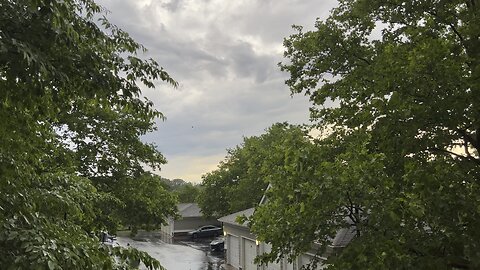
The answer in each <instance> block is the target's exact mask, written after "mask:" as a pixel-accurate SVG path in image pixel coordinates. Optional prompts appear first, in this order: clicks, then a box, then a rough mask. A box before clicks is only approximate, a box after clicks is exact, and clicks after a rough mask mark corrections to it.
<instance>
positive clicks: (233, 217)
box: [218, 207, 255, 227]
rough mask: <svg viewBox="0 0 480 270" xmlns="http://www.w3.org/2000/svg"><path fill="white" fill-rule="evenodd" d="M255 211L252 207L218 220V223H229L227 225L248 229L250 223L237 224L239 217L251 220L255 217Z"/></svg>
mask: <svg viewBox="0 0 480 270" xmlns="http://www.w3.org/2000/svg"><path fill="white" fill-rule="evenodd" d="M254 211H255V208H253V207H252V208H249V209H247V210H243V211H240V212H236V213H233V214H230V215H228V216H224V217H221V218H219V219H218V221H220V222H223V223H227V224H232V225H237V226H241V227H247V226H248V222H245V223H243V224H240V223H238V222H237V217H241V216H246V217H247V218H249V217H251V216H252V215H253V212H254Z"/></svg>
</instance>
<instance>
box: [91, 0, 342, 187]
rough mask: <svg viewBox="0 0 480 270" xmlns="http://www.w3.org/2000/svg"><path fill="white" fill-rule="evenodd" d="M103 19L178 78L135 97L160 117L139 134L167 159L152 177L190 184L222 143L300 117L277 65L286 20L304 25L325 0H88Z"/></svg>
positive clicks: (214, 159)
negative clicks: (147, 102) (153, 129)
mask: <svg viewBox="0 0 480 270" xmlns="http://www.w3.org/2000/svg"><path fill="white" fill-rule="evenodd" d="M97 2H98V3H99V4H101V5H102V6H103V7H105V8H106V9H108V10H109V11H110V13H109V14H108V18H109V19H110V21H111V22H112V23H114V24H116V25H117V26H119V27H120V28H122V29H123V30H126V31H127V32H129V33H130V35H131V36H132V37H133V38H134V39H135V40H137V41H138V42H140V43H142V44H143V45H145V46H146V47H147V48H148V50H149V51H148V53H147V55H145V57H152V58H154V59H155V60H157V62H159V63H160V65H161V66H163V67H164V68H165V69H166V70H167V71H168V72H169V73H170V75H171V76H172V77H173V78H174V79H175V80H177V81H178V82H179V84H180V86H179V87H178V89H173V88H172V87H170V86H168V85H165V84H163V83H159V84H158V87H157V88H156V89H155V90H146V91H145V92H144V93H145V95H146V96H147V97H148V98H149V99H151V100H152V101H153V102H154V103H155V106H156V107H157V108H158V109H159V110H160V111H161V112H162V113H164V114H165V116H166V117H167V120H166V121H165V122H161V121H160V122H159V123H158V131H156V132H154V133H151V134H148V135H147V136H145V138H144V139H145V141H148V142H154V143H155V144H156V145H157V146H158V148H159V150H160V151H161V152H162V153H163V154H164V155H165V156H166V158H167V159H168V164H167V165H164V166H163V168H162V171H161V172H158V174H160V175H162V176H163V177H166V178H170V179H174V178H182V179H184V180H187V181H191V182H200V181H201V175H202V174H204V173H206V172H209V171H211V170H214V169H215V168H216V166H217V164H218V163H219V162H220V161H221V160H223V158H224V157H225V154H226V151H225V149H227V148H232V147H234V146H235V145H238V144H240V143H241V142H242V140H243V136H252V135H259V134H261V133H263V131H264V130H265V129H266V128H268V127H269V126H271V125H272V124H273V123H276V122H284V121H288V122H290V123H306V122H308V106H309V103H308V100H307V99H306V98H305V97H303V96H294V97H293V98H292V97H291V96H290V92H289V90H288V88H287V87H286V86H285V85H284V81H285V79H286V78H287V74H285V73H282V72H280V70H279V68H278V67H277V63H278V62H280V61H281V60H282V55H283V47H282V42H283V38H285V37H287V36H288V35H290V34H292V33H294V31H293V30H292V29H291V25H293V24H296V25H302V26H304V27H305V28H306V29H312V28H313V25H314V23H315V19H316V18H325V17H326V16H327V15H328V13H329V11H330V10H331V9H332V8H333V7H334V6H335V4H336V1H334V0H236V1H228V0H98V1H97Z"/></svg>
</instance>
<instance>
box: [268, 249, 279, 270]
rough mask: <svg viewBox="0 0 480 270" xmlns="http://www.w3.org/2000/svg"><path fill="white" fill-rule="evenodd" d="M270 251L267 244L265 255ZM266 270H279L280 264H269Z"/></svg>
mask: <svg viewBox="0 0 480 270" xmlns="http://www.w3.org/2000/svg"><path fill="white" fill-rule="evenodd" d="M270 251H272V247H271V246H270V245H269V244H265V253H267V252H270ZM266 269H267V270H280V269H282V268H281V265H280V262H271V263H269V264H268V265H267V267H266Z"/></svg>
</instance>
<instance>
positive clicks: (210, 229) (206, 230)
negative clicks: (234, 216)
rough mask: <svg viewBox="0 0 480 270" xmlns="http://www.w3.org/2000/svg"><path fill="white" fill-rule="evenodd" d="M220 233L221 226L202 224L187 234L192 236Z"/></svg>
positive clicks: (217, 234) (216, 234)
mask: <svg viewBox="0 0 480 270" xmlns="http://www.w3.org/2000/svg"><path fill="white" fill-rule="evenodd" d="M221 234H222V228H220V227H217V226H213V225H207V226H202V227H200V228H198V229H196V230H194V231H191V232H188V235H189V236H190V237H192V238H198V237H211V236H219V235H221Z"/></svg>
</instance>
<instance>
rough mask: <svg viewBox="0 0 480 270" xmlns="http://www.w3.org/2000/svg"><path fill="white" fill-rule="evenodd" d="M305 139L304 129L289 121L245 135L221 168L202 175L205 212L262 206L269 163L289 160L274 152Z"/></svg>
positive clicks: (222, 212)
mask: <svg viewBox="0 0 480 270" xmlns="http://www.w3.org/2000/svg"><path fill="white" fill-rule="evenodd" d="M305 138H306V134H305V132H304V131H302V130H301V128H299V127H296V126H291V125H288V124H286V123H277V124H274V125H273V126H271V127H270V128H268V129H267V130H266V133H265V134H262V135H260V136H252V137H248V138H244V140H243V143H242V145H241V146H237V147H236V148H234V149H229V150H228V155H227V157H226V158H225V160H224V161H223V162H221V163H220V165H219V168H218V169H217V170H215V171H213V172H210V173H207V174H205V175H204V176H203V177H202V178H203V180H202V184H201V186H202V190H201V192H200V195H199V197H198V201H199V205H200V207H201V208H202V212H203V213H204V214H205V215H206V216H215V217H220V216H224V215H228V214H231V213H234V212H237V211H241V210H245V209H247V208H250V207H254V206H255V205H258V203H259V202H260V199H261V198H262V196H263V194H264V192H265V189H266V187H267V186H268V183H269V175H270V173H271V169H270V168H269V166H270V165H271V164H272V163H275V164H283V163H284V162H285V161H284V157H279V156H274V155H272V152H274V151H276V150H277V149H280V148H282V147H283V145H284V144H288V145H289V146H293V145H295V143H297V142H298V141H304V140H306V139H305ZM267 161H268V162H267Z"/></svg>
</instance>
